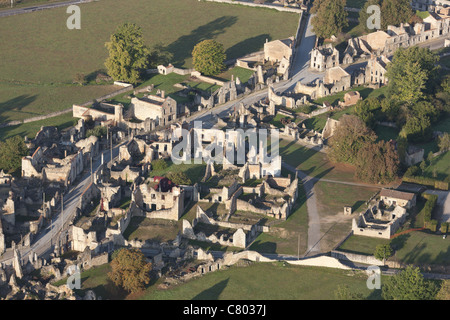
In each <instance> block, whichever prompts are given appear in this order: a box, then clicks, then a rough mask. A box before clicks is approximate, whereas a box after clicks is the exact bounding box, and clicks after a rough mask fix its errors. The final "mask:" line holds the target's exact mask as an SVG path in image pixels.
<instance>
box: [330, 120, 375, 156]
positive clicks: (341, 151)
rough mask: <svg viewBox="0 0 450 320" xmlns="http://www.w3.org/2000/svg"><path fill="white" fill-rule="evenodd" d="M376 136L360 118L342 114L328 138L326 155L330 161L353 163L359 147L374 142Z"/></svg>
mask: <svg viewBox="0 0 450 320" xmlns="http://www.w3.org/2000/svg"><path fill="white" fill-rule="evenodd" d="M376 138H377V136H376V134H375V133H374V132H373V131H372V130H371V129H369V128H368V127H367V126H366V124H365V123H364V122H363V121H362V120H361V119H360V118H358V117H357V116H354V115H344V116H342V118H341V119H340V122H339V125H338V126H337V128H336V130H335V132H334V134H333V136H331V138H330V139H329V142H330V152H329V153H328V155H329V157H330V159H331V160H332V161H335V162H347V163H350V164H355V163H356V160H357V158H358V157H359V156H358V153H359V151H360V150H361V148H362V147H363V146H364V145H365V144H366V143H368V142H374V141H375V140H376Z"/></svg>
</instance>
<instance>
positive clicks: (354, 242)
mask: <svg viewBox="0 0 450 320" xmlns="http://www.w3.org/2000/svg"><path fill="white" fill-rule="evenodd" d="M389 241H390V240H389V239H379V238H371V237H364V236H355V235H351V236H350V237H348V239H347V240H345V242H344V243H343V244H341V245H340V246H339V248H338V250H340V251H345V252H350V253H358V254H365V255H373V253H374V252H375V248H376V246H377V245H379V244H387V243H389Z"/></svg>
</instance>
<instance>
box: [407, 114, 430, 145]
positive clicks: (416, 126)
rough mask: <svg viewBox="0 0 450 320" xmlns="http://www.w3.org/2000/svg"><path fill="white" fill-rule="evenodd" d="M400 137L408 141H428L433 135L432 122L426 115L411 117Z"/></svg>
mask: <svg viewBox="0 0 450 320" xmlns="http://www.w3.org/2000/svg"><path fill="white" fill-rule="evenodd" d="M399 135H400V136H401V137H404V138H406V139H407V140H408V141H415V142H422V141H427V140H429V139H430V138H431V135H432V128H431V121H430V119H429V118H428V117H427V116H425V115H417V116H410V117H409V118H408V119H407V120H406V123H405V125H404V126H403V128H402V130H401V131H400V133H399Z"/></svg>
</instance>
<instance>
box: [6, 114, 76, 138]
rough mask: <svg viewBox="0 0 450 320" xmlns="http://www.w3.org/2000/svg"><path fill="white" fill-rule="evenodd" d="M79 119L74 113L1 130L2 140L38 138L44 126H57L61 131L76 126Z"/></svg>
mask: <svg viewBox="0 0 450 320" xmlns="http://www.w3.org/2000/svg"><path fill="white" fill-rule="evenodd" d="M77 121H78V118H74V117H72V113H71V112H70V113H66V114H63V115H60V116H56V117H52V118H48V119H45V120H39V121H35V122H29V123H24V124H20V125H16V126H10V127H4V128H0V140H5V139H8V138H10V137H12V136H15V135H20V136H22V137H25V136H27V137H28V138H30V139H32V138H34V137H35V136H36V133H38V131H39V130H41V127H42V126H56V127H57V128H58V129H59V130H63V129H65V128H68V127H72V126H74V125H76V123H77Z"/></svg>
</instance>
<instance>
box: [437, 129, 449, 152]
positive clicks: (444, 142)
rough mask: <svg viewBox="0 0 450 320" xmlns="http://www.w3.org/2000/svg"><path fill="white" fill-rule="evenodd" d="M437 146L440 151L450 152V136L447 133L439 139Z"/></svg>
mask: <svg viewBox="0 0 450 320" xmlns="http://www.w3.org/2000/svg"><path fill="white" fill-rule="evenodd" d="M438 146H439V150H440V151H448V150H450V135H449V134H448V133H447V132H445V133H444V134H443V135H442V136H440V137H439V141H438Z"/></svg>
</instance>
